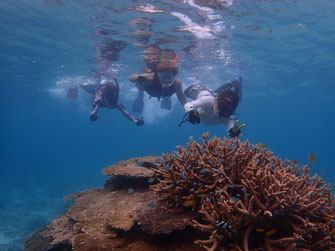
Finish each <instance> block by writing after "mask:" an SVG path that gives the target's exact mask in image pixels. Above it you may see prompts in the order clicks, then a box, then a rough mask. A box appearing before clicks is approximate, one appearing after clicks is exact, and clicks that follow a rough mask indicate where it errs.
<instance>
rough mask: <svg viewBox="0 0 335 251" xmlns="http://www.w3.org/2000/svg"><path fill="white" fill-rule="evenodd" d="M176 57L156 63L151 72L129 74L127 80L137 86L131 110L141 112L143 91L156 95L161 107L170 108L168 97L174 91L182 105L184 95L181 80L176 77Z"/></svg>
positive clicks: (151, 95)
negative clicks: (172, 59)
mask: <svg viewBox="0 0 335 251" xmlns="http://www.w3.org/2000/svg"><path fill="white" fill-rule="evenodd" d="M176 64H177V62H176V58H175V60H174V61H172V62H171V61H167V62H166V61H163V62H161V63H159V64H157V65H156V67H155V70H154V71H153V72H151V73H143V74H133V75H131V76H129V81H131V82H134V83H136V87H137V88H138V94H137V98H136V100H135V102H134V104H133V111H135V112H138V113H142V112H143V108H144V102H143V97H144V92H147V93H148V94H149V95H150V97H156V98H157V99H158V100H159V101H160V99H161V98H162V101H161V108H162V109H166V110H171V108H172V104H171V99H170V97H171V96H172V95H173V94H174V93H176V95H177V97H178V100H179V102H180V103H181V104H182V105H184V104H185V103H186V97H185V96H184V94H183V90H182V82H181V81H180V80H179V79H177V78H176V75H177V74H178V67H177V65H176Z"/></svg>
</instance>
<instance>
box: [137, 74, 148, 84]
mask: <svg viewBox="0 0 335 251" xmlns="http://www.w3.org/2000/svg"><path fill="white" fill-rule="evenodd" d="M137 82H138V83H140V84H141V85H147V84H148V79H147V78H146V77H143V76H138V77H137Z"/></svg>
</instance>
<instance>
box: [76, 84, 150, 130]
mask: <svg viewBox="0 0 335 251" xmlns="http://www.w3.org/2000/svg"><path fill="white" fill-rule="evenodd" d="M80 87H81V88H83V89H84V90H85V91H87V92H88V93H90V94H92V99H93V102H92V111H91V116H90V120H91V121H96V120H97V119H99V117H98V110H99V109H100V108H101V107H103V108H109V109H114V108H118V109H119V110H120V112H121V113H122V114H123V115H124V116H125V117H126V118H127V119H129V120H130V121H132V122H134V123H135V124H136V125H137V126H139V125H143V124H144V122H143V117H142V118H140V119H139V118H135V117H134V115H132V114H131V113H130V112H128V111H127V110H126V108H124V106H123V105H122V104H121V102H120V101H119V92H120V88H119V84H118V82H117V80H116V79H115V78H114V82H112V81H109V80H107V79H102V80H101V81H100V83H99V84H85V83H81V84H80Z"/></svg>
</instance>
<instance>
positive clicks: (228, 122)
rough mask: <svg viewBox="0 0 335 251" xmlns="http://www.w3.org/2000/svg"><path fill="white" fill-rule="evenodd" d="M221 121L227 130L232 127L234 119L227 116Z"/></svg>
mask: <svg viewBox="0 0 335 251" xmlns="http://www.w3.org/2000/svg"><path fill="white" fill-rule="evenodd" d="M223 123H224V125H225V126H226V129H227V132H229V130H230V129H232V128H233V126H234V123H235V120H233V119H231V118H229V117H228V118H226V119H225V120H224V122H223Z"/></svg>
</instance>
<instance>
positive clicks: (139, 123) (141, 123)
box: [136, 117, 144, 126]
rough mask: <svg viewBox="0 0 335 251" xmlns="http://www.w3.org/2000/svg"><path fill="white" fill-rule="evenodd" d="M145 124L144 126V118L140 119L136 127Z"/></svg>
mask: <svg viewBox="0 0 335 251" xmlns="http://www.w3.org/2000/svg"><path fill="white" fill-rule="evenodd" d="M143 124H144V121H143V117H142V118H140V119H139V118H138V119H137V121H136V125H137V126H141V125H143Z"/></svg>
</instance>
